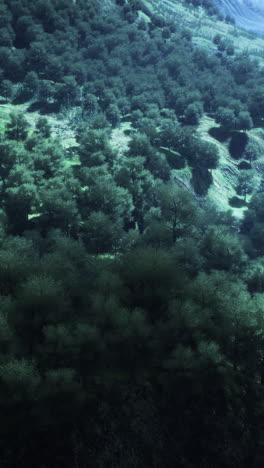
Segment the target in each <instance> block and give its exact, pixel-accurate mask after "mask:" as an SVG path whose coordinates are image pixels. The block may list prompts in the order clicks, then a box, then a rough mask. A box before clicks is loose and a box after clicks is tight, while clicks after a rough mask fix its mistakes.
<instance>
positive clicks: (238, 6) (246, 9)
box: [214, 0, 264, 35]
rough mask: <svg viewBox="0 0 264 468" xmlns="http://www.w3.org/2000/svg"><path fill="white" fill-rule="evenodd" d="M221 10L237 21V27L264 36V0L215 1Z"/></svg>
mask: <svg viewBox="0 0 264 468" xmlns="http://www.w3.org/2000/svg"><path fill="white" fill-rule="evenodd" d="M214 1H215V3H216V5H217V6H218V7H219V9H220V10H221V11H222V12H223V13H225V14H227V15H230V16H231V17H232V18H234V19H235V21H236V25H237V26H239V27H241V28H245V29H247V30H249V31H253V32H255V33H258V34H262V35H263V34H264V3H263V1H262V0H214Z"/></svg>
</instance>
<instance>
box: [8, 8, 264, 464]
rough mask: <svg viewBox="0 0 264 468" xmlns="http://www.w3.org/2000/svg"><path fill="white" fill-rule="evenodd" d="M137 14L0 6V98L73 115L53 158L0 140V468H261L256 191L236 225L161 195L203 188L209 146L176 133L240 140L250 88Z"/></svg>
mask: <svg viewBox="0 0 264 468" xmlns="http://www.w3.org/2000/svg"><path fill="white" fill-rule="evenodd" d="M140 7H141V2H138V1H131V2H125V1H117V2H116V5H115V6H114V9H113V10H107V9H106V8H107V3H105V4H104V2H92V1H91V2H86V1H82V0H80V1H78V0H77V1H76V3H74V2H70V1H66V0H55V1H53V2H48V1H46V0H45V1H37V2H35V1H34V2H33V1H29V0H27V1H25V0H22V1H13V0H12V1H9V0H6V1H5V2H3V3H2V4H1V9H2V13H1V16H0V18H1V29H0V35H1V43H2V44H4V45H3V47H1V50H0V66H1V69H2V72H1V76H2V78H1V83H0V86H1V95H2V97H3V100H4V101H6V102H12V103H14V104H16V103H21V102H28V106H29V107H30V108H31V109H32V108H33V109H39V111H40V113H43V114H48V113H49V112H60V113H61V115H63V114H65V115H68V114H67V113H70V112H73V114H74V115H75V118H74V124H75V129H76V138H77V141H78V147H76V148H75V149H72V151H74V156H75V158H74V159H72V160H71V159H70V158H69V154H68V153H67V152H66V151H65V150H64V149H63V146H62V145H61V143H60V141H58V140H57V139H54V138H53V137H52V136H51V131H52V129H51V128H50V125H49V122H48V119H47V118H46V117H43V116H40V118H39V120H38V121H37V123H36V126H35V128H34V129H32V128H30V127H29V125H28V123H27V119H26V118H25V117H24V116H22V114H20V113H12V114H11V115H10V121H9V122H8V124H7V125H6V128H5V132H4V134H3V135H2V136H1V141H0V192H1V197H0V408H1V422H0V466H1V468H10V467H12V468H13V467H19V466H35V467H37V468H57V467H63V468H77V467H78V468H87V467H95V468H97V467H98V468H111V467H113V468H114V467H115V468H130V467H131V468H135V467H142V468H146V467H157V468H174V467H176V466H177V467H182V468H208V467H210V468H211V467H214V468H224V467H226V468H228V467H237V468H238V467H239V468H247V467H252V468H260V467H262V466H263V463H264V452H263V448H264V447H263V442H264V434H263V430H264V428H263V416H264V414H263V408H264V406H263V404H264V398H263V383H264V360H263V359H264V358H263V344H264V343H263V341H264V317H263V308H264V296H263V292H264V263H263V252H264V241H263V238H264V236H263V233H264V211H263V206H264V204H263V203H264V194H263V192H262V191H261V187H260V188H259V190H258V191H256V190H255V193H254V195H253V197H252V198H251V200H250V202H249V204H248V211H247V213H246V216H245V218H244V219H243V221H242V223H241V225H239V222H238V221H237V220H236V219H234V218H233V217H232V215H231V213H229V212H228V213H221V212H218V211H217V210H216V209H215V208H214V207H213V206H211V205H210V204H209V203H208V202H207V203H206V204H204V206H203V207H201V206H199V204H198V203H197V202H196V201H195V200H196V198H195V197H194V195H192V194H191V193H189V192H187V191H186V190H185V189H181V188H179V187H177V186H176V184H175V181H174V178H175V177H176V174H177V170H179V169H183V168H186V170H189V171H192V182H193V186H194V190H195V191H196V192H197V193H198V194H199V195H201V194H202V195H204V194H205V193H206V191H207V189H208V187H209V186H210V183H211V181H212V174H211V170H212V169H215V168H216V167H217V164H218V152H217V149H216V146H215V145H213V144H209V143H207V142H205V141H203V140H202V139H201V138H199V136H198V134H197V133H196V130H195V129H196V126H197V124H198V123H199V120H200V118H201V117H202V115H203V114H204V113H205V112H206V113H210V114H212V115H213V116H215V118H216V121H217V122H219V123H220V125H221V127H220V132H222V133H225V134H226V133H227V134H228V135H229V136H230V135H231V136H232V138H233V139H235V138H236V137H237V135H239V134H242V133H240V132H241V130H243V131H246V130H247V129H249V128H250V127H251V126H252V125H253V121H255V122H256V121H259V120H260V119H261V118H262V117H263V112H264V107H263V106H262V105H261V103H262V102H263V96H262V94H261V90H262V87H264V77H263V76H262V72H261V70H260V69H259V66H258V64H257V63H255V62H253V61H251V60H250V59H249V57H248V56H247V54H242V55H239V56H233V54H230V53H228V52H227V50H218V51H217V52H216V54H217V55H208V54H207V53H206V52H205V51H202V50H199V49H197V48H195V47H194V46H193V45H192V41H191V34H190V32H189V31H185V30H180V29H178V28H177V27H175V25H173V24H171V23H170V22H168V21H165V20H164V18H163V17H159V16H155V15H153V16H152V17H151V22H150V23H146V22H145V20H142V16H140V14H139V9H140ZM104 8H105V9H104ZM215 42H216V43H217V42H218V43H219V38H216V39H215ZM220 42H221V41H220ZM194 70H195V72H194ZM124 119H127V120H129V121H130V122H131V123H132V130H131V135H130V137H131V138H130V141H129V144H128V148H127V149H125V150H124V151H123V152H122V153H121V154H120V152H117V151H115V150H114V149H113V148H112V146H111V144H110V143H111V131H112V128H113V127H115V126H118V125H119V123H120V121H123V120H124ZM232 141H233V140H231V143H230V144H232ZM230 151H231V152H232V149H231V150H230ZM245 152H246V158H247V161H248V164H250V163H251V161H252V160H254V159H255V158H257V155H256V153H257V149H256V148H255V147H253V144H252V142H250V143H248V146H246V149H245ZM245 170H246V169H243V171H245ZM247 172H248V171H247ZM243 174H244V172H242V173H241V177H242V178H243ZM242 178H241V180H240V182H239V184H240V185H239V188H238V194H241V196H244V197H246V195H247V194H248V193H250V191H249V188H248V181H247V180H246V181H245V180H242Z"/></svg>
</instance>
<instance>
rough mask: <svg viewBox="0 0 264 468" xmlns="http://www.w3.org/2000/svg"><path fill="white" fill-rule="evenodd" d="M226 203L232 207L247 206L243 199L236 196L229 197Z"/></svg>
mask: <svg viewBox="0 0 264 468" xmlns="http://www.w3.org/2000/svg"><path fill="white" fill-rule="evenodd" d="M228 203H229V205H230V206H232V207H233V208H242V207H243V206H247V204H248V203H247V202H246V201H245V200H243V199H242V198H239V197H236V196H234V197H231V198H229V199H228Z"/></svg>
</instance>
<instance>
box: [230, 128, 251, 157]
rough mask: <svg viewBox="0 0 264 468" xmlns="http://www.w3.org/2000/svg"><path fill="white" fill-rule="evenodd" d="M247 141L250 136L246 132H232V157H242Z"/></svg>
mask: <svg viewBox="0 0 264 468" xmlns="http://www.w3.org/2000/svg"><path fill="white" fill-rule="evenodd" d="M247 142H248V136H247V134H246V133H242V132H232V135H231V140H230V143H229V153H230V155H231V156H232V158H234V159H240V158H242V156H243V153H244V151H245V148H246V145H247Z"/></svg>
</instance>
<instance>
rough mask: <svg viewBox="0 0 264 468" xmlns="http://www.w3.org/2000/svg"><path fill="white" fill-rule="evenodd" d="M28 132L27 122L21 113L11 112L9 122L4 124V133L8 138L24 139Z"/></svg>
mask: <svg viewBox="0 0 264 468" xmlns="http://www.w3.org/2000/svg"><path fill="white" fill-rule="evenodd" d="M27 134H28V122H27V120H26V118H25V117H24V116H23V114H16V113H14V112H11V114H10V122H8V123H7V124H6V129H5V135H6V136H7V138H9V139H10V140H18V141H19V140H25V139H26V138H27Z"/></svg>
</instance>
